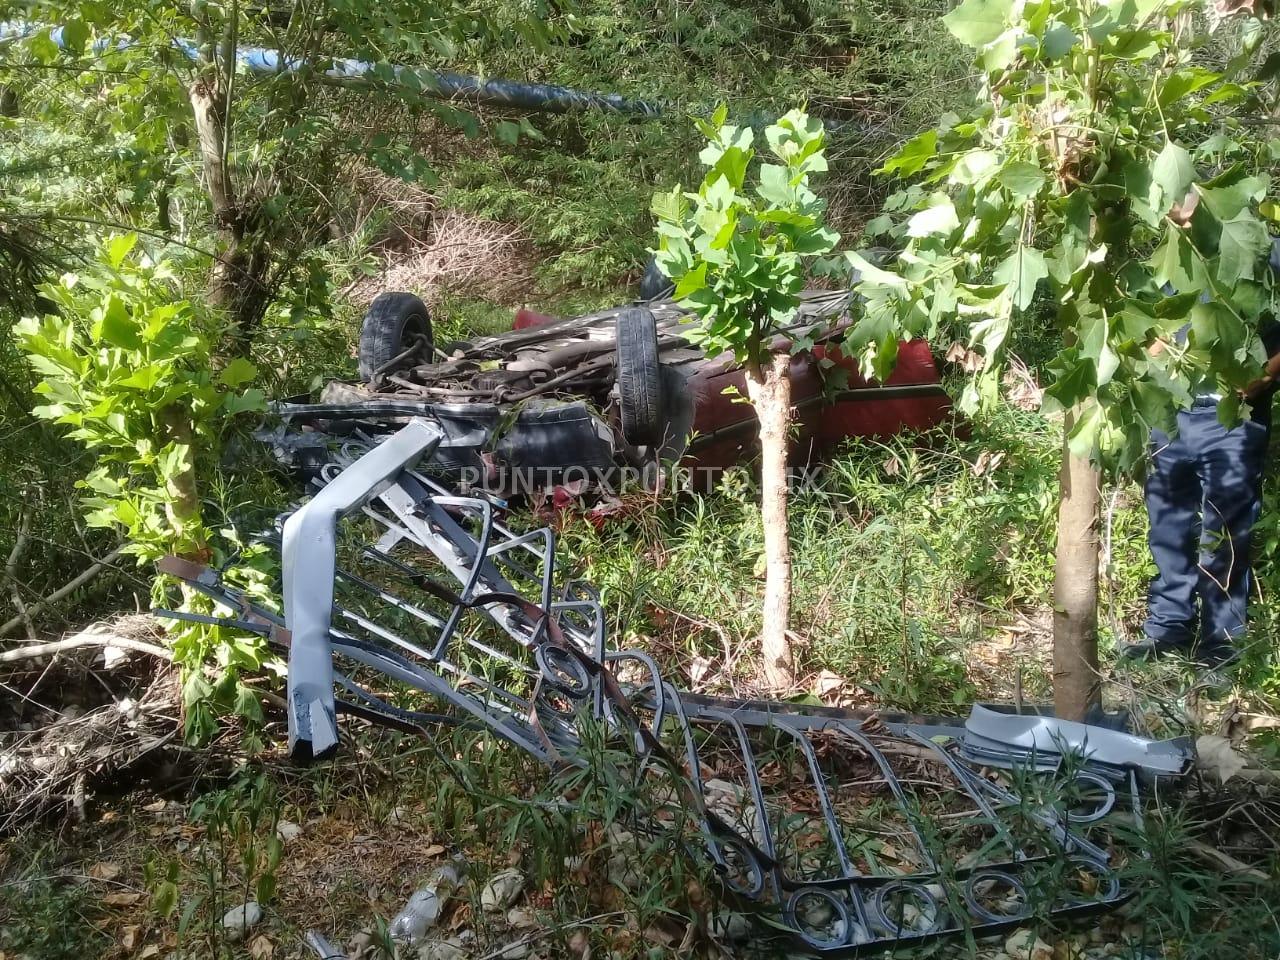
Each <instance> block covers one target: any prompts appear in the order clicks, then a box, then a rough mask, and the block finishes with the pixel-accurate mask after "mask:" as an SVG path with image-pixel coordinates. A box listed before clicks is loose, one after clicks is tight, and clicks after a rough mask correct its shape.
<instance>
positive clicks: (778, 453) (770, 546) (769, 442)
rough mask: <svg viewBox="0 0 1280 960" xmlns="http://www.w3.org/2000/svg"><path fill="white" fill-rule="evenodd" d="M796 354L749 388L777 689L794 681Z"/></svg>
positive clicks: (765, 649) (766, 631) (772, 678)
mask: <svg viewBox="0 0 1280 960" xmlns="http://www.w3.org/2000/svg"><path fill="white" fill-rule="evenodd" d="M790 366H791V358H790V357H789V356H788V355H787V354H786V353H775V354H772V355H771V356H770V357H769V360H768V362H767V363H766V364H764V365H763V366H761V367H760V368H759V369H756V370H751V371H749V373H748V376H747V393H748V394H749V395H750V397H751V402H752V404H753V405H754V406H755V410H756V416H757V417H758V418H759V421H760V459H761V463H760V487H761V490H760V512H761V515H762V517H763V520H764V556H765V582H764V606H763V609H762V611H761V631H760V652H761V656H762V660H763V670H764V681H765V683H766V684H767V685H768V686H769V687H771V688H772V689H774V690H788V689H790V688H791V687H792V686H794V682H795V679H794V675H793V672H792V669H793V662H792V657H791V642H790V641H789V640H788V639H787V625H788V620H789V619H790V614H791V545H790V542H789V540H788V537H787V427H788V425H789V423H790V420H791V379H790V377H789V375H788V374H789V370H790Z"/></svg>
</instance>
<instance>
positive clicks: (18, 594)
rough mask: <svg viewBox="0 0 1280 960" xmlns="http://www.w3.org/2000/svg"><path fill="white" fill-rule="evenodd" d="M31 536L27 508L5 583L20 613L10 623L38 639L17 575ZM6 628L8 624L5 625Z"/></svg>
mask: <svg viewBox="0 0 1280 960" xmlns="http://www.w3.org/2000/svg"><path fill="white" fill-rule="evenodd" d="M30 534H31V507H30V506H28V507H25V508H24V509H23V511H22V519H21V520H20V521H19V523H18V536H17V539H15V540H14V542H13V549H12V550H11V551H9V559H8V560H6V561H5V564H4V583H5V585H6V586H8V588H9V592H10V595H11V596H12V597H13V606H14V609H16V610H17V611H18V615H17V616H16V617H14V618H13V619H12V620H10V621H9V623H11V624H14V625H15V626H16V625H17V624H23V625H24V626H25V627H26V628H27V637H28V639H31V640H34V639H35V638H36V628H35V627H34V626H33V625H32V623H31V613H30V611H28V610H27V605H26V604H25V603H23V602H22V591H21V590H19V589H18V581H17V578H16V577H15V573H16V572H17V569H18V561H19V560H20V559H21V558H22V554H23V552H24V551H25V550H26V549H27V537H28V536H29V535H30ZM5 626H6V627H7V626H8V624H6V625H5Z"/></svg>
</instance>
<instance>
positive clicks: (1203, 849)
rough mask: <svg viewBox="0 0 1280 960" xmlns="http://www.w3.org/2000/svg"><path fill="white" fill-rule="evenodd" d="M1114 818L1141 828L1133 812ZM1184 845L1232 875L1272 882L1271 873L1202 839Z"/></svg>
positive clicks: (1205, 860) (1187, 841)
mask: <svg viewBox="0 0 1280 960" xmlns="http://www.w3.org/2000/svg"><path fill="white" fill-rule="evenodd" d="M1114 820H1115V821H1116V822H1118V823H1124V824H1127V825H1128V826H1130V827H1134V828H1135V829H1139V825H1138V820H1137V818H1136V817H1134V816H1133V815H1132V814H1116V815H1114ZM1183 846H1185V848H1186V849H1187V850H1189V851H1190V852H1191V853H1194V854H1195V855H1196V856H1197V857H1198V858H1200V860H1202V861H1203V862H1205V863H1207V864H1209V865H1210V866H1211V867H1217V868H1218V869H1219V870H1221V871H1223V872H1224V873H1228V874H1231V875H1232V876H1238V877H1248V878H1249V879H1251V880H1260V881H1262V882H1263V883H1267V882H1270V880H1271V876H1270V874H1267V873H1264V872H1263V871H1262V870H1259V869H1258V868H1257V867H1251V866H1249V864H1247V863H1245V862H1244V861H1243V860H1237V859H1236V858H1235V857H1233V856H1231V854H1229V853H1223V852H1222V851H1221V850H1219V849H1218V848H1217V847H1213V846H1210V845H1209V844H1207V843H1204V842H1202V841H1200V840H1185V841H1183Z"/></svg>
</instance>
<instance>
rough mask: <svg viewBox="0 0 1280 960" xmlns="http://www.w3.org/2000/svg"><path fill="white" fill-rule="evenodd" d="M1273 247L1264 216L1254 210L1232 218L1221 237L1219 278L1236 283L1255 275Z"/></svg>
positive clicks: (1230, 285) (1226, 283)
mask: <svg viewBox="0 0 1280 960" xmlns="http://www.w3.org/2000/svg"><path fill="white" fill-rule="evenodd" d="M1270 250H1271V240H1270V238H1269V237H1268V236H1267V228H1266V227H1265V226H1263V224H1262V221H1261V220H1258V219H1257V218H1256V217H1254V216H1252V215H1251V214H1241V215H1240V216H1238V217H1236V218H1235V219H1234V220H1228V221H1227V222H1225V223H1224V224H1222V233H1221V234H1220V235H1219V237H1218V269H1217V277H1218V281H1219V282H1220V283H1222V284H1223V285H1225V286H1227V287H1232V286H1235V284H1236V282H1237V281H1239V280H1252V279H1254V277H1255V276H1256V275H1257V271H1258V267H1259V266H1260V265H1261V261H1262V258H1263V257H1265V256H1266V255H1267V253H1268V252H1269V251H1270Z"/></svg>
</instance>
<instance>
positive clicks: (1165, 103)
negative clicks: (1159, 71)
mask: <svg viewBox="0 0 1280 960" xmlns="http://www.w3.org/2000/svg"><path fill="white" fill-rule="evenodd" d="M1221 79H1222V74H1220V73H1214V72H1213V71H1212V70H1206V69H1205V68H1204V67H1183V68H1182V69H1180V70H1176V71H1174V72H1173V73H1172V74H1170V75H1169V77H1168V79H1166V80H1165V82H1164V83H1163V84H1161V86H1160V93H1159V94H1158V95H1157V97H1156V99H1157V101H1158V102H1159V103H1160V106H1162V107H1169V106H1172V105H1173V104H1175V103H1177V102H1178V101H1180V100H1182V99H1183V98H1184V97H1186V96H1187V95H1188V94H1192V93H1195V92H1196V91H1197V90H1200V89H1203V88H1204V87H1207V86H1209V84H1211V83H1216V82H1217V81H1218V80H1221Z"/></svg>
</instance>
